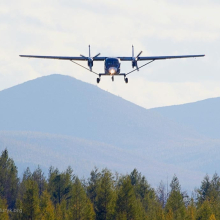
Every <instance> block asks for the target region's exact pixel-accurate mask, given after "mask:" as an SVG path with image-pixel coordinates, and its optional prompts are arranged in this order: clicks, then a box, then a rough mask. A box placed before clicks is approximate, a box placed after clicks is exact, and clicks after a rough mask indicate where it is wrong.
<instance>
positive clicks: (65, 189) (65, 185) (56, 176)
mask: <svg viewBox="0 0 220 220" xmlns="http://www.w3.org/2000/svg"><path fill="white" fill-rule="evenodd" d="M72 172H73V171H72V169H71V168H70V167H69V168H68V169H67V170H66V171H65V172H62V173H60V172H59V170H58V169H54V168H53V167H50V170H49V180H48V191H49V193H50V194H51V196H52V201H53V203H54V205H56V204H61V202H62V201H63V200H65V201H66V202H67V205H68V200H69V199H70V198H71V188H72V178H73V175H72Z"/></svg>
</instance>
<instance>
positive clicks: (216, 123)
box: [152, 98, 220, 139]
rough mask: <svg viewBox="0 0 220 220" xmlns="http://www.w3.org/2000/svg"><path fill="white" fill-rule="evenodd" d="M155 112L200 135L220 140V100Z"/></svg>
mask: <svg viewBox="0 0 220 220" xmlns="http://www.w3.org/2000/svg"><path fill="white" fill-rule="evenodd" d="M155 111H156V112H158V113H160V114H161V115H163V116H164V117H166V118H168V119H171V120H172V121H175V122H178V123H179V124H184V125H186V126H188V127H189V128H191V129H194V130H196V131H198V132H199V133H200V134H203V135H205V136H207V137H212V138H218V139H220V98H210V99H206V100H203V101H198V102H194V103H188V104H184V105H176V106H167V107H161V108H154V109H152V112H155Z"/></svg>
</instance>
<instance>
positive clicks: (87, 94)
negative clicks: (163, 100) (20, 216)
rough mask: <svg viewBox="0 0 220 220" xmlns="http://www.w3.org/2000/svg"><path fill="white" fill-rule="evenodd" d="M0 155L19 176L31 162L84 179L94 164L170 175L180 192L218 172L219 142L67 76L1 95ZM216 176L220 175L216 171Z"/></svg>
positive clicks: (154, 179) (156, 176)
mask: <svg viewBox="0 0 220 220" xmlns="http://www.w3.org/2000/svg"><path fill="white" fill-rule="evenodd" d="M0 106H1V108H0V150H3V149H4V148H5V147H7V148H8V150H9V154H10V155H12V157H13V158H14V159H15V163H16V164H18V167H19V170H20V172H23V169H24V168H25V167H26V166H30V167H32V168H34V167H36V166H37V165H38V164H39V165H40V166H42V167H43V169H44V171H45V172H46V171H47V169H48V168H49V166H51V165H53V166H55V167H58V168H60V169H61V170H62V169H65V168H66V167H67V166H68V165H71V166H72V167H73V169H74V170H75V171H76V172H77V174H78V175H81V176H82V175H84V176H88V174H89V172H90V171H91V169H92V168H93V167H94V166H97V167H100V168H103V167H108V168H109V169H112V170H114V171H119V172H123V173H126V172H131V170H132V169H133V168H138V170H139V171H141V172H142V173H143V174H144V175H146V177H147V179H149V181H150V183H152V184H154V185H156V184H158V183H159V182H160V180H161V179H163V180H166V178H167V176H168V177H169V179H171V178H172V176H173V174H174V173H176V174H177V176H178V177H179V178H180V181H181V183H183V185H184V187H185V188H187V189H192V188H193V187H195V186H196V185H199V184H200V181H201V180H202V177H203V176H204V175H205V174H206V173H209V174H212V173H213V172H215V171H216V172H218V171H220V170H219V168H218V167H217V166H216V164H218V163H219V162H220V159H219V158H220V148H219V147H220V140H217V139H216V140H212V139H210V138H207V137H206V136H205V135H201V134H200V133H199V132H198V131H197V130H196V129H194V128H189V127H188V126H185V124H184V123H183V124H181V123H179V122H175V121H174V120H171V119H169V118H167V117H166V116H163V115H161V113H160V112H157V110H147V109H144V108H142V107H140V106H137V105H135V104H133V103H131V102H129V101H126V100H124V99H122V98H120V97H118V96H115V95H112V94H110V93H108V92H106V91H103V90H101V89H100V88H98V87H97V86H94V85H90V84H88V83H84V82H82V81H79V80H76V79H74V78H72V77H69V76H63V75H51V76H46V77H41V78H38V79H35V80H31V81H28V82H25V83H23V84H20V85H17V86H14V87H12V88H9V89H6V90H3V91H1V92H0ZM219 173H220V172H219Z"/></svg>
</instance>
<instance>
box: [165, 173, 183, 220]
mask: <svg viewBox="0 0 220 220" xmlns="http://www.w3.org/2000/svg"><path fill="white" fill-rule="evenodd" d="M170 187H171V192H170V195H169V198H168V200H167V204H166V206H165V211H166V212H167V213H169V212H172V213H173V218H174V219H175V220H182V219H184V218H185V217H186V207H185V203H184V198H183V195H182V193H181V186H180V184H179V180H178V178H177V177H176V175H174V177H173V179H172V181H171V184H170Z"/></svg>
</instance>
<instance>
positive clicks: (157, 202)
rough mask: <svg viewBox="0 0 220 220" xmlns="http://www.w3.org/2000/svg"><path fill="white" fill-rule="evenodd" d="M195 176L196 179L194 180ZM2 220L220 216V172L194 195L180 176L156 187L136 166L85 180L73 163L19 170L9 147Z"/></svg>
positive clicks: (3, 164)
mask: <svg viewBox="0 0 220 220" xmlns="http://www.w3.org/2000/svg"><path fill="white" fill-rule="evenodd" d="M189 181H190V180H189ZM0 219H4V220H7V219H15V220H19V219H22V220H23V219H28V220H29V219H32V220H34V219H45V220H65V219H71V220H75V219H76V220H84V219H85V220H92V219H94V220H105V219H109V220H114V219H115V220H127V219H129V220H135V219H137V220H139V219H140V220H142V219H150V220H214V219H216V220H217V219H220V177H219V176H218V175H217V174H214V175H213V177H212V178H210V177H209V176H208V175H206V176H205V177H204V179H203V180H202V182H201V185H200V187H199V188H198V189H195V191H194V192H192V193H191V194H190V195H188V194H187V193H186V192H184V191H182V190H181V185H180V183H179V180H178V178H177V176H175V175H174V176H173V179H172V181H171V183H170V184H169V188H168V190H167V186H166V184H164V183H163V182H161V183H158V188H156V189H154V188H152V187H151V186H150V185H149V183H148V181H147V179H146V178H145V177H144V176H143V175H141V173H139V172H138V170H136V169H134V170H133V171H132V172H131V173H130V174H127V175H120V174H118V173H112V172H111V171H110V170H108V169H103V170H101V171H100V170H98V169H97V168H94V169H93V170H92V171H91V174H90V177H89V178H88V179H79V178H78V177H77V176H76V175H74V172H73V170H72V168H71V167H68V168H67V169H66V170H65V171H64V172H60V171H59V170H58V169H57V168H54V167H50V169H49V172H48V177H46V176H45V175H44V173H43V172H42V170H41V169H40V167H38V168H37V169H36V170H34V171H33V173H32V172H31V171H30V169H29V168H27V169H26V171H25V172H24V173H23V176H22V177H21V178H18V170H17V167H16V165H15V163H14V161H13V159H12V158H10V157H9V155H8V151H7V149H5V150H4V151H3V152H2V153H1V156H0Z"/></svg>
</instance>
